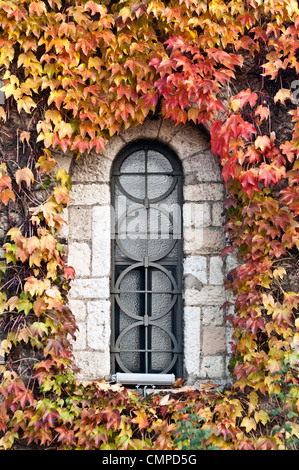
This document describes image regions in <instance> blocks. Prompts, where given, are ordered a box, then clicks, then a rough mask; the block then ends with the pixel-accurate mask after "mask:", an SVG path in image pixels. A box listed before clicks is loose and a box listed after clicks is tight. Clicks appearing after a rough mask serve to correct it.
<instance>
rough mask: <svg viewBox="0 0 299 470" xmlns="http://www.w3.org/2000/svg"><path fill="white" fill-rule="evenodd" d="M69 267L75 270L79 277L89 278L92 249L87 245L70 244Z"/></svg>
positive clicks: (79, 243) (81, 243) (80, 243)
mask: <svg viewBox="0 0 299 470" xmlns="http://www.w3.org/2000/svg"><path fill="white" fill-rule="evenodd" d="M68 265H69V266H72V267H73V268H74V269H75V271H76V275H77V276H89V274H90V247H89V245H88V244H87V243H83V242H71V243H70V244H69V251H68Z"/></svg>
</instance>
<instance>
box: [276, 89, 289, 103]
mask: <svg viewBox="0 0 299 470" xmlns="http://www.w3.org/2000/svg"><path fill="white" fill-rule="evenodd" d="M286 99H291V90H290V89H289V88H281V89H280V90H279V91H278V92H277V93H276V95H275V96H274V103H277V101H280V102H281V103H283V104H285V100H286Z"/></svg>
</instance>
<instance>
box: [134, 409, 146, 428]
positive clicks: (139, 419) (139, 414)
mask: <svg viewBox="0 0 299 470" xmlns="http://www.w3.org/2000/svg"><path fill="white" fill-rule="evenodd" d="M134 413H135V415H136V418H133V419H132V420H131V422H132V423H136V424H138V427H139V429H140V430H141V429H146V428H148V426H149V420H148V417H147V414H146V413H145V412H144V411H134Z"/></svg>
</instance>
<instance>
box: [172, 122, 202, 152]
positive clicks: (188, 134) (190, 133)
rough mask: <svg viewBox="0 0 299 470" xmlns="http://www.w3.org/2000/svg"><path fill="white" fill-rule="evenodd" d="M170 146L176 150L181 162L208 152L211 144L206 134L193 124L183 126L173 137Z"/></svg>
mask: <svg viewBox="0 0 299 470" xmlns="http://www.w3.org/2000/svg"><path fill="white" fill-rule="evenodd" d="M170 145H171V146H172V147H174V148H175V151H176V152H177V154H178V155H179V157H180V159H181V160H184V159H186V158H188V157H190V156H192V155H195V154H198V153H199V152H201V151H203V150H206V149H208V148H209V147H210V142H209V140H208V138H207V136H206V135H205V133H204V132H203V131H202V130H200V129H199V128H198V127H196V126H195V125H193V124H192V123H189V124H186V125H184V126H181V127H180V128H179V130H178V132H176V133H175V135H174V136H173V137H172V139H171V141H170Z"/></svg>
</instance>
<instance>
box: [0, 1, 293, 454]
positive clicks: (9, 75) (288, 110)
mask: <svg viewBox="0 0 299 470" xmlns="http://www.w3.org/2000/svg"><path fill="white" fill-rule="evenodd" d="M0 28H1V34H0V73H1V78H2V80H3V83H4V85H5V96H6V100H5V105H1V106H0V120H1V121H0V158H1V161H0V171H1V173H0V204H1V237H2V239H3V261H2V262H1V274H2V281H1V282H2V289H1V292H0V314H1V315H0V323H1V335H2V337H3V341H2V348H3V350H4V351H5V354H6V359H7V360H6V364H5V365H3V366H1V369H0V372H1V385H0V391H1V400H0V432H1V433H2V434H1V436H2V437H1V441H0V443H1V444H0V445H1V446H2V447H3V448H4V449H9V448H17V446H20V445H22V444H24V445H26V443H32V444H34V445H36V446H41V447H57V446H61V447H62V448H68V449H71V448H82V449H88V448H101V449H109V448H117V449H130V448H138V449H140V448H157V449H163V448H164V449H165V448H166V449H174V448H182V446H183V445H187V446H188V445H189V446H192V445H193V446H194V445H195V444H194V441H192V440H191V441H190V434H188V433H187V434H182V435H183V436H184V439H183V438H182V439H181V440H180V439H176V440H175V434H174V432H175V429H176V428H179V429H182V428H181V427H180V426H181V423H186V422H189V423H192V426H193V427H194V420H190V418H194V416H195V417H196V419H195V428H194V429H195V432H196V431H199V429H200V428H201V427H203V429H204V430H205V431H206V433H205V434H204V435H203V437H202V439H203V444H202V445H203V446H205V447H209V446H210V445H214V446H217V447H219V448H221V449H223V448H231V449H283V448H293V447H294V446H295V445H296V440H297V439H298V438H299V424H298V411H299V392H298V344H299V319H298V302H299V293H298V273H299V264H298V249H299V237H298V229H299V225H298V214H299V193H298V184H299V173H298V168H299V166H298V148H299V124H298V123H299V113H298V101H297V94H296V87H297V88H299V83H296V82H297V80H296V78H297V77H298V72H299V65H298V58H299V55H298V54H299V52H298V46H299V40H298V33H299V16H298V4H297V2H295V1H294V0H267V1H262V0H246V1H245V2H244V1H239V0H231V1H221V0H211V1H209V0H208V1H197V0H186V1H182V0H169V1H158V0H157V1H154V0H143V1H139V2H138V1H137V0H135V1H134V0H127V1H118V2H113V1H108V0H107V1H101V2H100V1H93V0H89V1H85V0H81V1H79V0H78V1H75V0H70V1H69V2H62V1H60V0H44V1H41V0H39V1H34V2H32V1H30V2H29V1H27V0H18V1H14V0H8V1H3V0H0ZM224 104H225V106H224ZM154 113H158V114H159V115H162V116H163V117H165V118H170V119H172V120H174V121H175V122H177V123H180V122H183V123H185V122H187V120H192V121H194V122H195V123H198V124H204V125H206V126H209V127H210V133H211V146H212V150H213V152H214V153H215V154H216V155H217V156H218V157H219V159H220V163H221V165H222V167H223V178H224V181H225V183H226V188H227V191H228V198H227V200H226V201H225V209H226V213H227V222H226V226H225V229H226V232H227V235H228V238H229V246H228V247H226V249H225V250H224V252H223V256H225V255H226V254H227V253H229V252H233V251H234V252H235V251H237V252H238V254H239V257H240V267H239V268H238V269H236V270H234V271H233V272H231V273H229V276H228V279H227V288H230V289H232V291H233V293H234V295H235V297H236V303H235V313H234V315H232V316H231V317H230V318H228V321H231V322H232V324H233V326H234V331H235V345H234V355H233V357H232V360H231V370H232V374H233V377H234V386H233V387H232V390H227V391H224V392H222V393H220V394H219V393H216V392H215V391H214V390H213V389H211V390H209V391H207V390H204V391H202V392H198V391H194V390H186V389H180V391H178V393H176V394H173V396H172V395H167V396H166V397H162V398H161V397H156V398H153V399H151V403H150V404H149V403H146V402H145V401H143V402H140V401H138V400H137V399H136V397H135V395H134V394H133V395H132V394H131V393H127V392H126V391H125V390H124V389H122V388H119V387H114V388H113V386H112V387H111V386H109V385H108V384H105V383H95V384H86V385H82V384H78V383H77V382H76V380H75V379H74V370H73V369H74V366H73V363H72V352H71V347H70V344H69V338H70V337H71V336H73V335H75V332H76V325H75V322H74V318H73V316H72V313H71V312H70V310H69V309H68V306H67V292H68V289H69V283H70V280H71V279H72V278H73V277H74V275H75V273H74V271H73V269H72V268H71V267H68V266H66V265H65V261H64V247H63V246H62V244H61V243H59V241H58V236H59V230H60V228H61V226H62V224H63V220H62V218H61V213H62V211H63V208H64V207H65V206H66V205H68V204H69V200H70V196H69V190H70V187H71V181H70V178H69V175H68V174H67V173H66V172H65V171H64V170H62V169H59V168H58V167H57V164H56V160H55V153H56V152H59V151H63V152H65V151H72V152H74V154H75V155H76V156H78V157H80V158H84V154H85V153H86V152H89V151H90V150H91V149H93V148H94V149H95V150H96V151H97V152H103V151H104V147H105V143H106V142H107V141H108V140H109V138H110V137H111V136H113V135H114V134H115V133H118V132H119V131H120V130H121V129H123V128H128V127H130V126H135V125H139V124H142V123H143V122H144V120H145V118H146V117H147V116H148V115H150V114H154ZM226 307H227V306H224V308H226ZM208 387H209V386H207V385H206V386H205V388H208ZM186 405H188V406H189V412H186V411H184V408H185V406H186ZM199 418H200V419H199ZM201 419H202V421H201ZM192 429H193V428H192ZM197 435H199V433H198V434H197ZM190 442H191V444H190ZM292 446H293V447H292Z"/></svg>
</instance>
